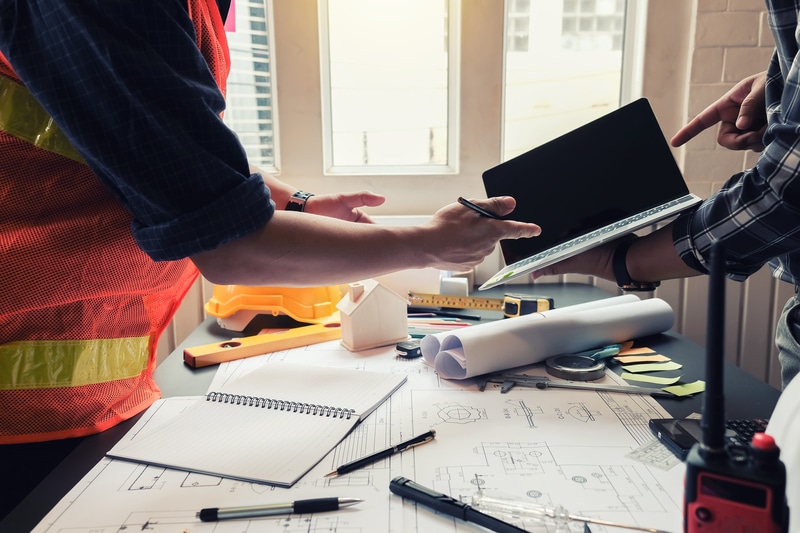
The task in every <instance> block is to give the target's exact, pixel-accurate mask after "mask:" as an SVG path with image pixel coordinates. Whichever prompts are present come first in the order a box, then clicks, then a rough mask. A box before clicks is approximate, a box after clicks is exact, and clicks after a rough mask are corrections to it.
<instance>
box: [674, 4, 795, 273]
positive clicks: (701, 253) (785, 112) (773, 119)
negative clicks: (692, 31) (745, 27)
mask: <svg viewBox="0 0 800 533" xmlns="http://www.w3.org/2000/svg"><path fill="white" fill-rule="evenodd" d="M770 3H771V2H768V4H770ZM783 4H785V3H783ZM788 4H790V5H788V6H785V7H781V8H777V7H775V6H769V7H770V26H771V27H772V30H773V35H774V36H775V41H776V53H775V54H774V56H773V59H772V61H771V63H770V65H769V70H768V72H767V88H766V100H767V116H768V125H767V131H766V132H765V136H764V144H765V146H766V148H765V150H764V151H763V152H762V153H761V155H760V157H759V159H758V162H757V163H756V166H755V167H754V168H752V169H749V170H746V171H744V172H742V173H739V174H736V175H734V176H733V177H731V178H730V179H729V180H728V181H727V182H726V183H725V184H724V186H723V187H722V188H721V189H720V190H719V191H718V192H717V193H715V194H714V195H712V196H711V197H709V198H708V199H706V200H705V201H704V202H703V203H702V204H701V205H700V206H699V208H698V209H696V210H694V211H692V212H689V213H687V214H685V215H683V216H681V217H679V218H678V220H677V221H676V224H675V226H674V231H673V238H674V241H675V244H676V248H677V250H678V252H679V253H680V254H681V257H682V258H683V260H684V261H685V262H686V263H687V264H689V265H690V266H692V267H693V268H695V269H697V270H700V271H704V272H705V271H707V263H706V259H705V257H708V250H709V248H710V246H711V242H712V241H713V240H720V241H722V242H724V243H725V247H726V252H727V253H728V258H727V262H726V271H727V272H728V274H729V276H730V277H731V278H733V279H737V280H742V279H745V278H746V277H747V276H749V275H751V274H752V273H754V272H756V271H757V270H758V269H759V268H760V267H761V266H763V265H764V264H765V263H767V262H769V263H770V266H771V267H772V269H773V271H774V274H775V276H776V277H778V278H779V279H783V280H784V281H788V282H789V283H793V284H799V283H800V255H798V253H797V252H796V251H798V250H800V69H799V68H798V60H800V54H799V53H798V51H800V46H798V42H797V38H796V37H795V33H796V32H797V27H798V14H800V7H799V6H798V2H794V3H788Z"/></svg>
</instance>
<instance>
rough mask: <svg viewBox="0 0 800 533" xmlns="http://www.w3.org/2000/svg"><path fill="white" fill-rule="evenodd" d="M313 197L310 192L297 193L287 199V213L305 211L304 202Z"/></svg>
mask: <svg viewBox="0 0 800 533" xmlns="http://www.w3.org/2000/svg"><path fill="white" fill-rule="evenodd" d="M312 196H314V195H313V194H311V193H310V192H304V191H297V192H296V193H294V194H293V195H292V197H291V198H289V203H287V204H286V210H287V211H305V209H306V202H308V199H309V198H311V197H312Z"/></svg>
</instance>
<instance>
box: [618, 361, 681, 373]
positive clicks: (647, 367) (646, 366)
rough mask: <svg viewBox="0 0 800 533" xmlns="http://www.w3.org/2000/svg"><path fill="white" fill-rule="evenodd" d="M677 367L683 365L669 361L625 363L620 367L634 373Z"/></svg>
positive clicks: (676, 368) (674, 368) (675, 368)
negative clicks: (637, 363)
mask: <svg viewBox="0 0 800 533" xmlns="http://www.w3.org/2000/svg"><path fill="white" fill-rule="evenodd" d="M679 368H683V365H682V364H680V363H676V362H675V361H669V362H666V363H642V364H639V365H625V366H623V367H622V369H623V370H625V371H626V372H634V373H636V374H638V373H640V372H659V371H661V370H678V369H679Z"/></svg>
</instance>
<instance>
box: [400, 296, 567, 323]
mask: <svg viewBox="0 0 800 533" xmlns="http://www.w3.org/2000/svg"><path fill="white" fill-rule="evenodd" d="M408 303H409V305H414V306H419V307H450V308H454V309H482V310H484V311H501V312H502V313H503V314H504V315H505V316H507V317H515V316H520V315H529V314H531V313H541V312H542V311H547V310H548V309H553V308H554V305H553V299H552V298H547V297H544V296H529V295H523V294H506V295H505V296H503V297H502V298H483V297H480V296H454V295H451V294H423V293H417V292H409V293H408Z"/></svg>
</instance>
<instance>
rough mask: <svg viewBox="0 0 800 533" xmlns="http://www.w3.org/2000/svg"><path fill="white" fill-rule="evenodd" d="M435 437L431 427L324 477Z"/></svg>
mask: <svg viewBox="0 0 800 533" xmlns="http://www.w3.org/2000/svg"><path fill="white" fill-rule="evenodd" d="M434 438H436V430H434V429H432V430H430V431H427V432H425V433H423V434H422V435H417V436H416V437H414V438H412V439H408V440H407V441H405V442H401V443H400V444H395V445H394V446H391V447H389V448H386V449H385V450H381V451H379V452H376V453H373V454H372V455H368V456H366V457H362V458H361V459H358V460H356V461H353V462H352V463H347V464H344V465H342V466H340V467H339V468H337V469H336V470H333V471H332V472H328V473H327V474H325V477H329V476H341V475H342V474H346V473H348V472H352V471H353V470H358V469H359V468H362V467H364V466H367V465H368V464H370V463H374V462H375V461H380V460H381V459H384V458H386V457H389V456H391V455H394V454H396V453H400V452H402V451H403V450H407V449H409V448H413V447H414V446H419V445H420V444H425V443H426V442H430V441H432V440H433V439H434Z"/></svg>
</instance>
